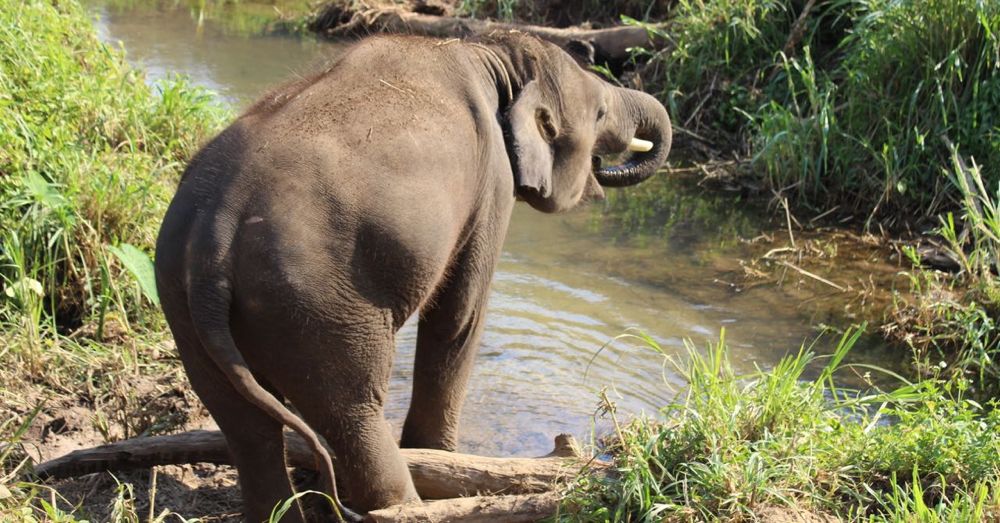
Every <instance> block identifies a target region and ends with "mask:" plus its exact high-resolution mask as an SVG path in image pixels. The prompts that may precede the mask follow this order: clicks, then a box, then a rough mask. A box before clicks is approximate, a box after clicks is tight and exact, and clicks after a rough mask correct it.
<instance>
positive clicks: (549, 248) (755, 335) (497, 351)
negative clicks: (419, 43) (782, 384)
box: [94, 7, 892, 455]
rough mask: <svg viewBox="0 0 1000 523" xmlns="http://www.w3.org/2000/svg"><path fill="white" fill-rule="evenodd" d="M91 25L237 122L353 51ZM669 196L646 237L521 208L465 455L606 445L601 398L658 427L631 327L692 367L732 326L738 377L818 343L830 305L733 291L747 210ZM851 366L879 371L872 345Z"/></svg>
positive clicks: (771, 291)
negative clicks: (561, 436)
mask: <svg viewBox="0 0 1000 523" xmlns="http://www.w3.org/2000/svg"><path fill="white" fill-rule="evenodd" d="M94 12H95V13H96V14H98V15H99V20H98V21H97V22H96V25H97V27H98V30H99V33H100V35H101V37H102V38H103V39H105V40H108V41H121V42H122V43H123V44H124V47H125V49H126V50H127V52H128V58H129V59H130V60H131V61H132V62H135V63H138V64H141V65H142V66H144V67H145V68H146V70H147V71H148V77H149V79H150V81H155V80H157V79H160V78H164V77H167V76H169V75H171V74H174V73H183V74H186V75H189V76H190V77H191V78H192V79H193V80H194V81H195V82H196V83H198V84H201V85H204V86H207V87H208V88H210V89H212V90H214V91H216V92H217V93H219V96H220V97H221V98H222V100H223V101H224V102H225V103H228V104H231V105H233V106H235V107H237V108H239V107H242V106H245V105H246V104H248V103H250V102H251V101H253V99H254V98H255V97H257V96H259V95H260V94H261V93H262V92H264V91H265V90H266V89H267V88H268V87H269V86H272V85H274V84H276V83H278V82H280V81H282V80H284V79H287V78H290V77H292V75H295V74H301V73H303V72H305V71H308V70H309V69H311V68H314V67H320V66H322V64H324V63H325V62H326V61H327V60H329V59H330V58H331V57H332V56H335V55H336V53H337V52H338V50H339V49H341V48H342V47H343V44H331V43H322V42H316V41H312V40H299V39H295V38H285V37H242V36H236V35H231V34H227V32H226V31H223V30H222V29H220V28H219V27H218V26H216V25H213V24H211V23H203V24H201V25H200V26H199V24H197V23H196V17H194V16H192V14H191V13H190V12H189V11H187V10H185V9H162V10H159V9H155V8H149V7H136V8H132V9H129V10H126V11H115V10H109V9H106V8H101V7H94ZM649 183H660V184H673V183H674V182H673V181H669V180H659V181H656V182H649ZM663 197H664V198H668V199H670V205H669V206H667V208H669V209H671V210H670V213H669V214H670V216H669V218H668V219H663V220H660V221H658V222H657V221H655V220H654V222H655V223H658V224H662V227H658V228H657V229H655V230H651V231H648V232H647V233H646V234H645V235H636V234H629V233H627V231H625V230H624V229H620V228H616V227H614V226H611V225H608V224H607V223H606V220H605V221H602V220H600V209H595V208H593V207H589V208H582V209H578V210H576V211H573V212H571V213H567V214H563V215H557V216H552V215H543V214H541V213H538V212H535V211H533V210H531V209H530V208H528V207H527V206H525V205H523V204H518V207H517V208H516V209H515V212H514V216H513V220H512V223H511V227H510V232H509V234H508V237H507V241H506V243H505V247H504V253H503V256H502V259H501V261H500V265H499V268H498V270H497V272H496V275H495V278H494V286H493V293H492V295H491V298H490V305H489V312H488V319H487V325H486V333H485V335H484V338H483V341H482V346H481V350H480V354H479V358H478V361H477V365H476V368H475V372H474V375H473V377H472V384H471V387H470V390H469V393H468V399H467V401H466V405H465V409H464V411H463V418H462V424H463V425H462V431H461V439H460V447H461V449H462V450H465V451H468V452H474V453H481V454H493V455H538V454H544V453H547V452H548V451H549V450H551V445H552V437H553V436H554V435H556V434H558V433H560V432H570V433H573V434H576V435H577V436H578V437H584V438H586V437H588V435H589V434H590V431H591V430H596V431H597V432H601V431H604V430H606V427H607V421H606V420H598V421H596V422H595V420H594V417H593V415H594V412H595V410H596V407H597V404H598V393H599V391H601V389H602V388H603V387H608V395H609V396H610V397H611V399H612V400H614V401H615V403H616V404H617V408H618V412H619V415H620V416H624V415H629V414H638V413H642V412H645V413H649V414H652V413H655V412H656V408H657V406H659V405H662V404H663V402H664V401H667V400H669V399H670V398H671V397H672V395H673V394H675V393H676V391H677V390H679V389H680V388H681V387H682V386H683V382H682V380H681V379H680V378H679V376H678V375H677V374H676V373H675V372H674V371H673V368H672V367H671V366H670V365H666V364H665V363H664V360H663V358H662V357H661V356H659V355H657V354H655V353H654V352H653V351H651V350H649V349H646V348H643V347H642V344H640V343H635V342H634V341H631V342H630V341H629V340H619V341H617V342H615V343H613V344H612V345H611V346H609V347H606V348H604V349H603V350H602V347H604V346H605V345H606V344H607V343H608V342H610V341H612V340H613V339H614V338H615V337H616V336H618V335H619V334H622V333H623V332H626V330H628V329H632V331H631V332H642V333H645V334H646V335H648V336H649V337H651V338H652V339H653V340H655V342H656V343H658V344H659V345H660V347H661V348H662V350H663V352H665V353H666V354H668V355H671V356H673V357H675V358H682V357H683V355H684V353H685V348H684V340H685V339H690V340H693V341H694V343H695V344H696V345H697V346H699V347H705V346H706V344H707V343H708V342H709V341H711V340H714V339H716V338H717V337H718V335H719V332H720V329H722V328H725V330H726V333H727V334H726V337H727V340H728V343H729V345H730V347H731V349H732V359H733V364H734V365H735V366H736V368H737V370H738V371H752V370H753V369H754V368H755V366H760V367H762V368H767V367H770V366H772V365H773V364H774V363H775V362H777V361H778V359H780V358H781V357H782V356H783V355H785V354H786V353H787V352H789V351H795V350H797V349H798V348H799V346H800V345H801V344H802V343H803V342H805V341H810V340H812V339H813V338H814V337H815V335H816V331H815V330H814V329H813V328H812V327H811V326H812V325H814V324H815V322H816V321H817V320H823V319H825V318H826V317H827V316H829V315H830V314H831V310H832V309H833V308H835V306H824V305H823V304H824V302H825V301H826V300H824V299H823V296H821V295H817V294H816V293H815V292H814V293H812V294H810V293H805V294H803V293H802V292H801V291H796V290H795V289H792V290H789V289H788V288H786V287H781V288H778V287H776V286H773V285H764V286H760V287H756V288H753V289H749V290H745V291H742V292H738V290H739V289H738V288H736V287H733V286H731V285H729V284H728V282H730V281H732V280H733V275H734V274H736V273H738V272H739V271H740V267H739V264H738V258H739V257H741V256H745V255H746V252H745V251H744V250H743V247H741V245H740V243H739V242H738V241H737V239H738V238H740V237H752V236H754V235H756V233H757V232H756V231H758V230H759V229H760V228H761V227H762V226H765V225H764V223H763V222H762V221H761V220H760V219H759V218H758V217H757V216H755V215H754V214H753V213H752V212H750V211H746V210H743V209H742V208H741V207H742V206H744V204H743V203H741V202H739V201H737V200H735V199H733V198H731V197H726V196H718V195H705V194H702V193H701V192H700V191H699V189H698V188H697V187H691V186H688V185H683V184H681V185H678V186H677V187H676V188H673V187H672V186H671V189H669V190H666V191H664V196H663ZM881 270H886V271H891V270H892V269H891V268H885V267H882V268H881ZM415 339H416V328H415V323H414V322H412V321H411V322H409V323H408V324H407V325H406V326H405V327H404V329H403V330H402V331H401V332H400V334H399V337H398V347H399V349H398V355H397V360H396V361H397V364H396V369H395V372H394V375H393V381H392V385H391V398H390V402H389V406H388V411H387V417H388V418H389V420H390V421H391V422H392V423H393V424H394V425H395V426H397V427H398V426H399V425H400V424H401V422H402V419H403V416H404V415H405V413H406V408H407V405H408V401H409V383H410V365H411V362H412V358H413V349H414V343H415ZM831 343H832V340H827V341H823V342H821V343H820V344H819V346H818V347H819V348H820V349H821V350H822V349H823V348H827V349H828V348H829V346H830V344H831ZM869 345H870V344H869ZM854 354H855V357H856V358H862V359H869V360H870V359H878V358H882V355H880V354H879V353H878V352H877V348H876V347H871V346H866V347H861V348H859V349H857V350H855V352H854ZM595 427H596V429H595Z"/></svg>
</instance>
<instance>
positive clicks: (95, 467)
mask: <svg viewBox="0 0 1000 523" xmlns="http://www.w3.org/2000/svg"><path fill="white" fill-rule="evenodd" d="M285 441H286V447H287V454H288V460H289V464H290V465H292V466H294V467H301V468H304V469H312V470H314V469H315V466H316V465H315V461H314V458H313V455H312V453H311V452H309V449H308V447H307V446H306V444H305V442H304V441H302V439H301V437H299V436H298V434H295V433H286V434H285ZM555 443H556V444H555V447H556V448H555V450H554V451H553V452H552V453H550V454H549V455H547V456H543V457H540V458H492V457H484V456H475V455H471V454H459V453H455V452H446V451H443V450H432V449H402V452H403V457H404V459H405V460H406V462H407V464H408V465H409V468H410V475H411V476H412V477H413V483H414V486H415V487H416V489H417V493H418V494H420V497H421V498H424V499H445V498H456V497H462V496H474V495H476V494H531V493H539V492H546V491H549V490H552V489H553V486H554V485H557V484H559V483H561V482H565V481H566V480H568V479H571V478H573V477H574V476H576V475H577V474H579V473H580V472H581V471H586V472H587V473H589V474H595V475H607V474H608V473H609V470H610V469H609V466H608V464H607V463H604V462H601V461H595V460H586V459H584V458H582V457H581V456H580V454H579V452H578V451H576V450H574V449H575V441H574V440H573V437H572V436H566V435H559V436H557V437H556V442H555ZM182 463H215V464H225V465H228V464H231V463H232V461H231V458H230V456H229V451H228V449H227V447H226V440H225V437H224V436H223V435H222V433H221V432H219V431H208V430H196V431H190V432H183V433H180V434H170V435H166V436H151V437H143V438H133V439H128V440H124V441H119V442H116V443H111V444H108V445H101V446H99V447H93V448H89V449H83V450H76V451H73V452H71V453H69V454H67V455H65V456H62V457H60V458H56V459H53V460H50V461H47V462H44V463H41V464H39V465H38V466H36V467H35V469H34V473H35V475H37V476H38V477H39V478H40V479H47V478H56V479H58V478H68V477H74V476H81V475H84V474H91V473H95V472H104V471H109V470H126V469H141V468H150V467H153V466H157V465H176V464H182Z"/></svg>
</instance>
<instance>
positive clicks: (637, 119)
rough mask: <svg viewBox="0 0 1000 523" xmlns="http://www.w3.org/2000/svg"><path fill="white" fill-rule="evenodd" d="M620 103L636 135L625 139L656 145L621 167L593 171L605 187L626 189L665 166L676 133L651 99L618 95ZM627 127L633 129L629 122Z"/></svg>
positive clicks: (634, 93)
mask: <svg viewBox="0 0 1000 523" xmlns="http://www.w3.org/2000/svg"><path fill="white" fill-rule="evenodd" d="M619 94H620V99H619V101H620V102H621V103H622V104H623V107H624V109H625V110H624V111H622V113H621V114H622V118H625V119H628V118H630V117H631V118H632V122H631V124H632V125H634V129H635V132H634V133H633V134H632V136H629V137H626V138H625V143H628V141H629V140H630V139H632V138H638V139H641V140H648V141H651V142H653V147H652V149H650V150H649V151H646V152H639V153H632V154H631V155H629V157H628V158H627V159H626V160H625V162H624V163H622V164H619V165H611V166H607V167H600V168H597V169H595V170H594V178H596V179H597V183H599V184H601V185H602V186H604V187H626V186H629V185H635V184H637V183H639V182H641V181H643V180H645V179H647V178H649V177H650V176H652V175H653V174H654V173H655V172H656V170H657V169H659V168H660V166H661V165H663V162H665V161H666V160H667V155H668V154H669V153H670V143H671V138H672V136H673V131H672V129H671V126H670V117H669V116H668V115H667V110H666V109H664V108H663V105H662V104H661V103H660V102H659V101H658V100H657V99H656V98H653V97H652V96H650V95H648V94H646V93H642V92H638V91H631V90H629V91H626V90H621V91H619ZM624 126H625V127H631V126H630V125H629V123H628V122H626V123H625V125H624Z"/></svg>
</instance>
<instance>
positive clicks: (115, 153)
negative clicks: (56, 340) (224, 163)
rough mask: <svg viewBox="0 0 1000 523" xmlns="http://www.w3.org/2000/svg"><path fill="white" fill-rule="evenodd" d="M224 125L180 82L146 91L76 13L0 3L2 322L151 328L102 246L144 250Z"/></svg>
mask: <svg viewBox="0 0 1000 523" xmlns="http://www.w3.org/2000/svg"><path fill="white" fill-rule="evenodd" d="M222 115H223V111H222V110H221V109H219V107H218V106H217V105H216V102H215V101H214V99H213V97H212V96H211V95H210V94H209V93H207V92H205V91H203V90H201V89H197V88H194V87H192V86H190V85H189V84H188V83H187V82H186V81H185V80H184V79H182V78H177V79H175V80H171V81H167V82H163V83H160V84H158V85H157V86H156V87H154V88H150V87H149V86H147V85H146V84H145V83H144V81H143V76H142V73H141V72H139V71H136V70H134V69H132V68H130V67H129V66H128V65H127V64H126V63H125V61H124V56H123V54H122V53H121V52H119V51H118V50H116V49H113V48H111V47H109V46H108V45H105V44H102V43H100V42H99V41H98V40H97V38H96V36H95V35H94V34H93V31H92V29H91V27H90V24H89V20H87V18H86V17H85V15H84V14H83V12H82V11H81V10H80V9H79V7H77V5H76V4H74V3H70V2H59V3H58V4H51V3H48V2H42V1H34V2H28V3H27V4H25V5H22V3H21V2H15V1H13V0H2V1H0V142H2V144H3V145H2V147H0V151H2V153H0V246H2V248H0V278H2V281H3V284H4V289H5V292H4V294H3V295H2V296H0V320H2V321H4V322H5V323H7V324H13V325H20V326H21V327H22V328H24V329H29V330H30V329H34V328H37V327H38V324H39V323H42V322H50V323H53V325H54V327H55V328H56V329H59V328H66V327H73V326H78V325H80V324H81V323H85V322H88V321H93V320H95V319H96V315H97V314H98V313H99V312H100V311H101V309H102V308H110V309H111V310H112V311H114V312H117V313H119V317H120V319H121V320H122V321H130V320H143V319H149V318H148V317H149V315H150V314H151V313H152V311H151V309H150V308H149V307H146V306H145V302H144V299H143V298H142V294H141V293H139V292H135V291H136V290H137V289H138V287H137V286H136V285H135V283H134V281H133V278H132V276H131V274H130V273H128V271H126V270H125V269H124V267H123V264H122V262H121V257H119V256H115V255H114V254H113V251H112V250H110V248H111V246H115V245H119V244H129V245H134V246H136V247H138V248H139V249H143V250H146V251H147V252H148V251H149V250H150V249H151V247H152V245H153V241H154V239H155V235H156V231H157V229H158V225H159V221H160V219H161V218H162V215H163V212H164V211H165V209H166V203H167V201H168V199H169V196H170V195H171V194H172V192H173V188H174V186H175V185H176V182H177V180H178V178H179V173H180V172H181V170H182V169H183V166H184V164H185V162H186V160H187V159H188V157H189V156H190V155H191V154H193V152H194V150H195V148H196V147H197V146H198V144H199V143H200V142H201V140H203V139H204V138H205V136H206V135H207V133H209V132H211V131H213V130H214V129H216V128H218V126H219V125H220V124H221V117H222ZM36 282H37V283H36ZM147 295H148V292H147Z"/></svg>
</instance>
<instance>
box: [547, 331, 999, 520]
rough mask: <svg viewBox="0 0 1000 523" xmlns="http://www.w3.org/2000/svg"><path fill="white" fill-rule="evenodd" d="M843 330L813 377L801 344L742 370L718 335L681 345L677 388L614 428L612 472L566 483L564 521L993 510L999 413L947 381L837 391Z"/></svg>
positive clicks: (953, 514) (868, 516)
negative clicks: (704, 349) (768, 365)
mask: <svg viewBox="0 0 1000 523" xmlns="http://www.w3.org/2000/svg"><path fill="white" fill-rule="evenodd" d="M857 337H858V333H857V332H854V333H850V332H849V333H847V334H845V335H844V336H843V338H842V339H841V341H840V344H839V346H838V348H837V349H836V351H835V352H834V353H833V354H832V355H831V356H830V357H829V359H828V360H827V361H826V362H825V363H826V364H825V366H824V367H822V369H820V370H819V372H818V375H817V374H816V364H817V363H818V362H820V359H819V357H817V356H816V355H815V354H813V353H812V352H811V351H809V350H808V349H803V350H801V351H800V352H798V353H797V354H794V355H791V356H788V357H786V358H785V359H783V360H782V361H781V362H780V363H779V364H778V365H777V366H776V367H775V368H774V369H771V370H769V371H759V372H756V373H753V374H751V375H742V376H741V375H736V374H735V373H734V372H733V370H732V368H731V366H730V364H729V357H728V352H727V349H726V346H725V341H724V339H722V340H720V341H719V343H718V344H716V345H714V346H713V347H711V348H710V350H709V351H708V353H707V354H704V355H702V354H701V353H699V352H698V351H696V350H693V349H692V350H691V352H690V361H689V362H687V363H686V364H684V365H683V366H682V367H681V368H680V370H681V371H682V373H683V375H684V376H685V378H686V379H687V381H688V384H689V385H688V389H687V390H686V391H685V392H684V393H683V394H681V395H680V396H679V397H678V398H677V399H676V400H675V401H673V402H672V403H670V404H669V405H667V406H665V407H664V408H662V409H661V413H660V416H659V417H656V418H646V419H639V420H635V421H633V422H631V423H629V424H625V425H623V426H619V425H618V424H617V422H616V427H618V429H617V431H616V434H614V436H613V437H612V438H611V442H610V444H609V445H608V447H607V451H608V452H610V453H611V454H612V455H614V457H615V467H616V468H617V470H618V472H619V475H618V477H617V478H615V479H613V480H607V481H595V480H593V479H582V480H580V481H579V482H578V483H577V484H576V485H575V486H574V489H573V490H572V491H571V493H570V495H569V497H568V498H567V501H566V502H565V504H564V511H565V513H564V515H563V516H564V519H566V520H585V521H606V520H616V521H617V520H668V521H671V520H683V521H690V520H696V521H716V520H721V521H753V520H756V519H757V518H760V517H763V516H764V515H766V514H767V513H769V512H773V511H775V510H778V511H784V512H786V513H787V512H791V513H797V512H803V511H805V512H810V513H812V514H825V515H828V516H829V515H833V516H836V517H838V518H841V519H844V520H850V521H914V519H909V518H911V517H913V516H914V514H922V516H921V518H923V517H924V516H927V514H929V513H934V514H935V516H934V517H935V518H936V519H926V518H923V519H917V520H920V521H937V520H948V521H979V520H984V519H989V518H990V517H997V516H1000V505H998V504H997V494H998V492H997V487H998V483H997V481H998V477H1000V476H998V475H1000V452H998V451H1000V434H998V432H997V429H998V428H1000V414H998V413H997V411H995V410H993V408H992V407H993V406H992V405H989V406H988V408H984V407H983V406H981V405H980V404H978V403H975V402H973V401H971V400H968V399H966V398H965V396H964V395H965V391H966V384H965V383H964V382H962V381H961V380H954V381H943V380H928V381H924V382H920V383H915V384H905V385H904V386H902V387H901V388H899V389H897V390H895V391H892V392H887V393H884V392H869V393H864V394H862V393H858V392H851V391H846V390H842V389H838V388H837V387H835V386H834V385H833V381H832V376H833V374H834V373H835V372H836V371H838V370H839V369H840V368H841V362H842V361H843V358H844V357H845V355H846V354H847V352H848V351H849V350H850V347H851V346H852V344H853V343H854V342H855V341H856V339H857ZM654 348H655V346H654ZM810 375H811V376H812V377H813V379H811V380H808V379H807V377H808V376H810ZM970 514H971V515H972V516H974V517H973V518H972V519H963V518H964V517H965V516H967V515H970Z"/></svg>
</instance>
